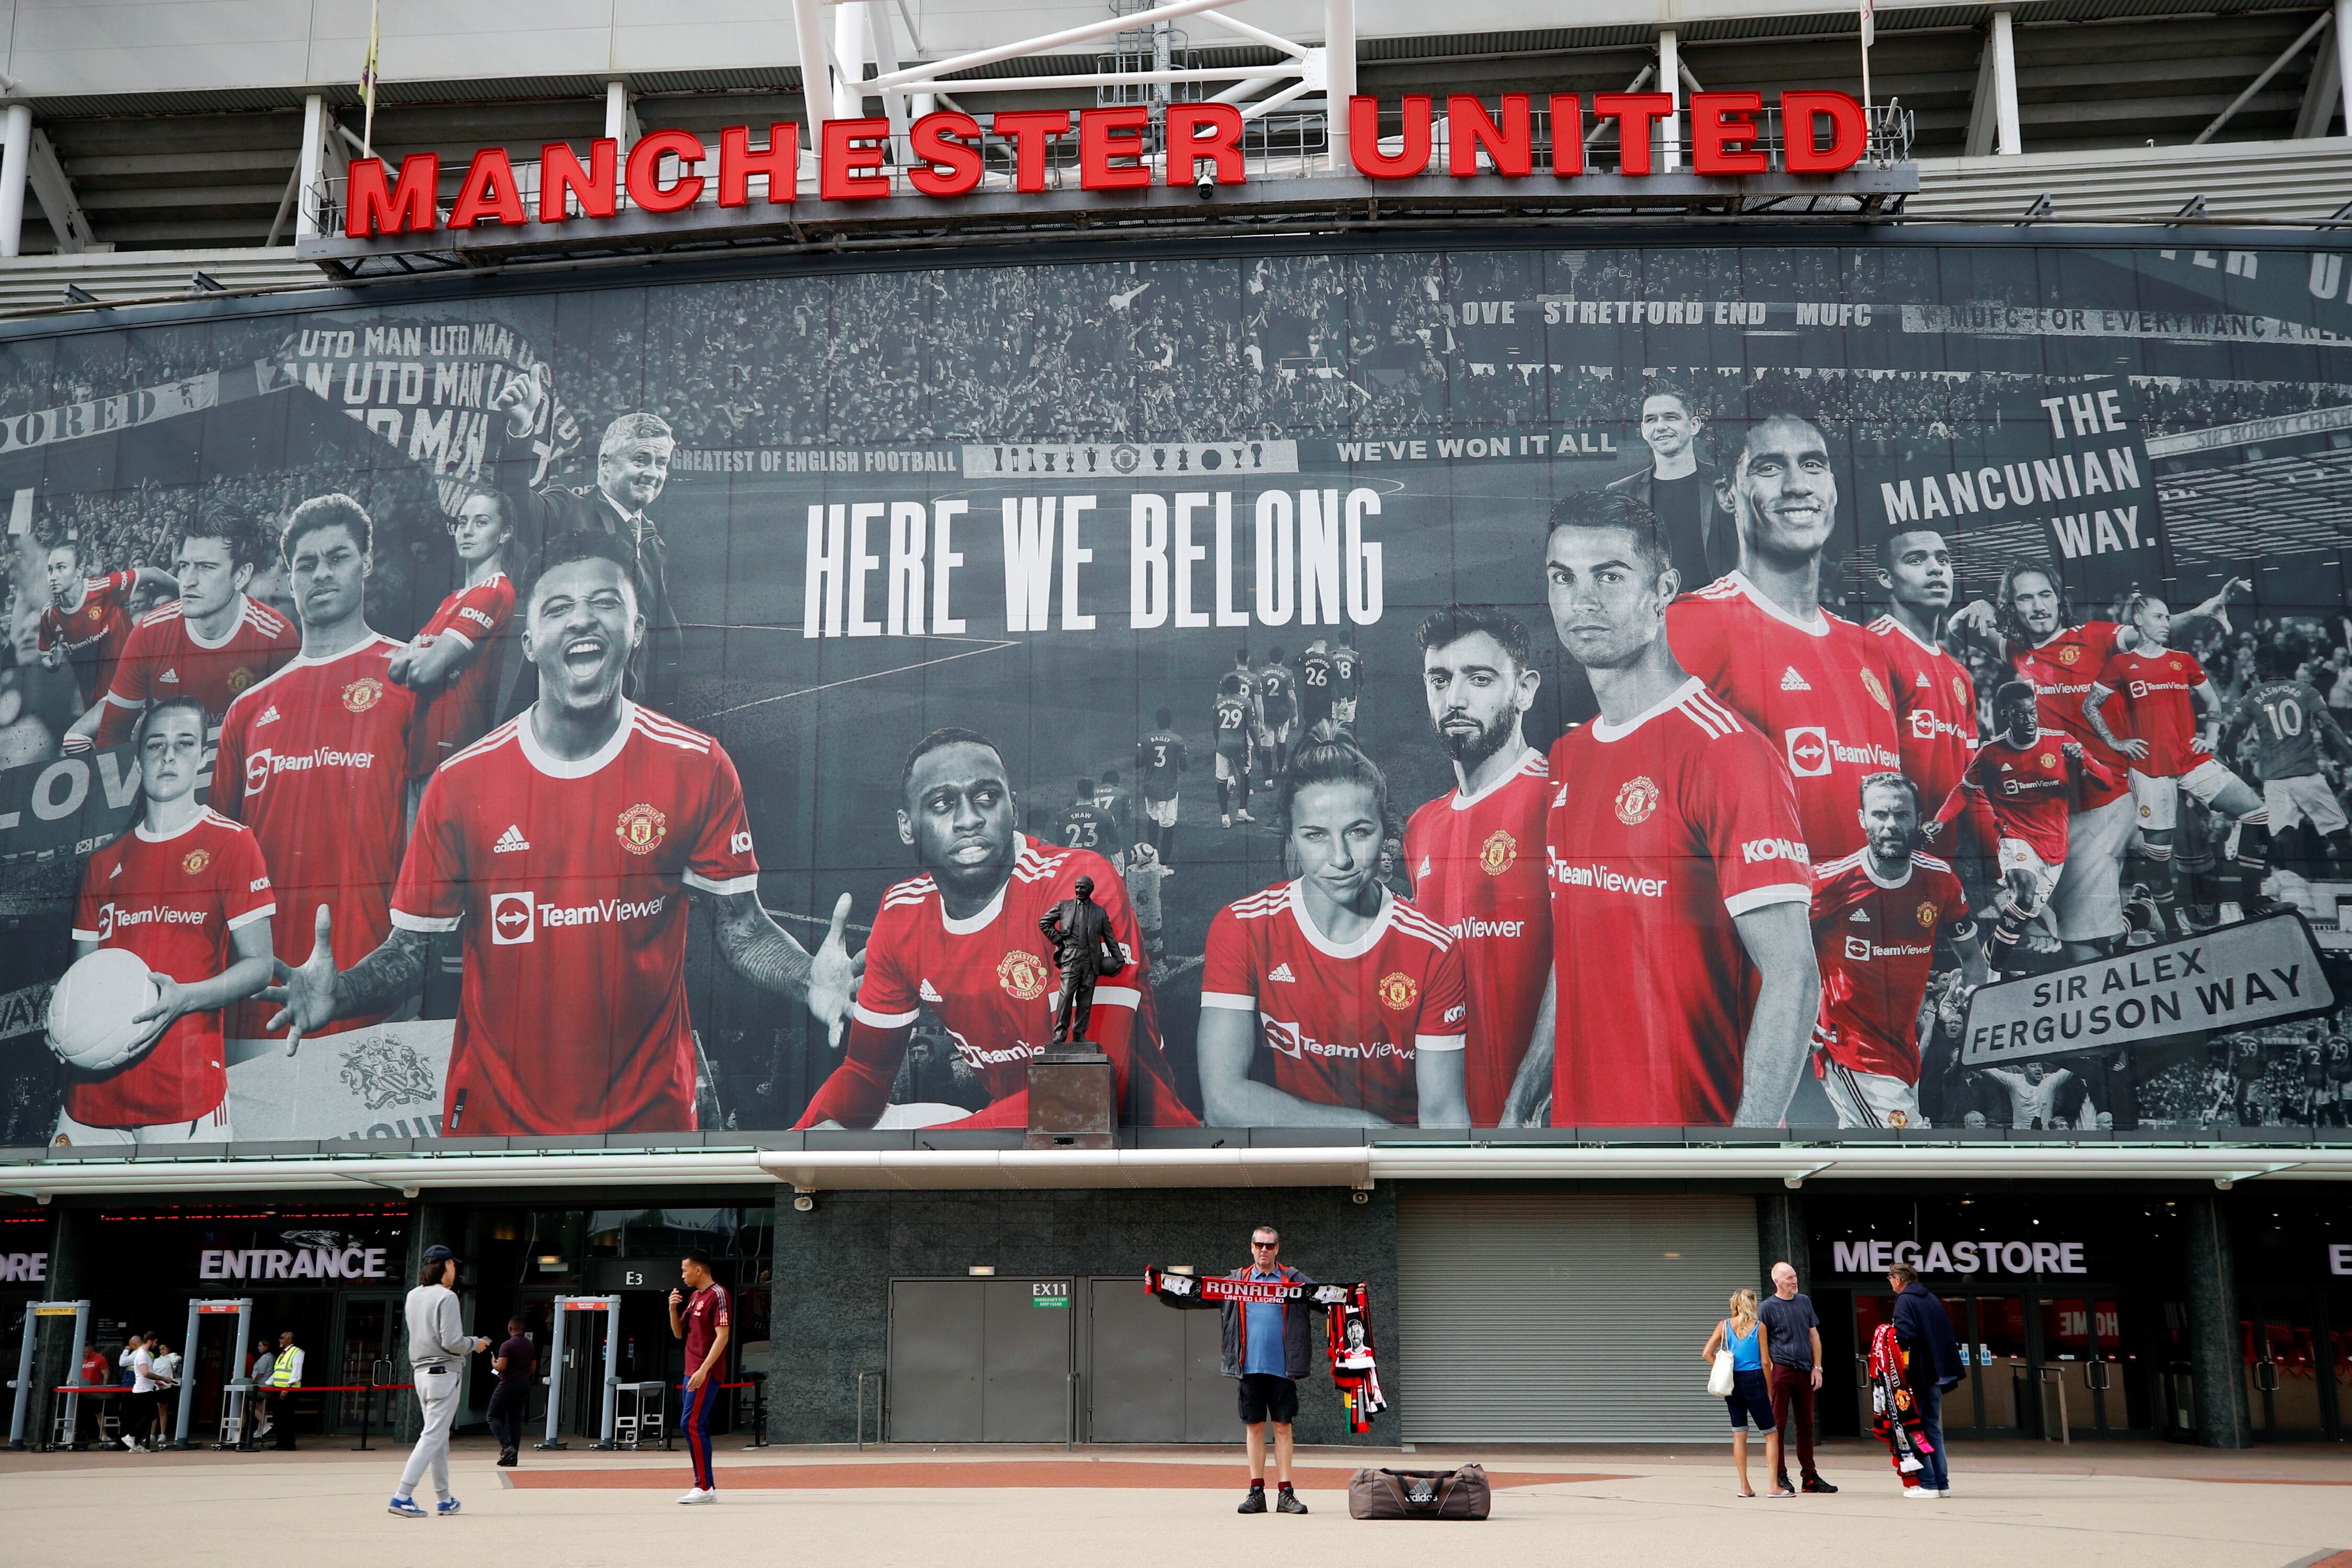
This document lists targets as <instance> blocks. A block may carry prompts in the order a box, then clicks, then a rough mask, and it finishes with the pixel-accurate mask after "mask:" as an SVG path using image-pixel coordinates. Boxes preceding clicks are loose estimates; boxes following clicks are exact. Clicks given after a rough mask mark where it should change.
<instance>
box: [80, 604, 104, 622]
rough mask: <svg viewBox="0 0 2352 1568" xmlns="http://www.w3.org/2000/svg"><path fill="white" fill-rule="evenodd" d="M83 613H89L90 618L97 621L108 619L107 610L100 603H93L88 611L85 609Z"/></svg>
mask: <svg viewBox="0 0 2352 1568" xmlns="http://www.w3.org/2000/svg"><path fill="white" fill-rule="evenodd" d="M83 613H84V614H86V615H88V616H89V618H90V619H91V620H92V621H93V622H96V621H102V620H104V619H106V611H105V610H104V609H102V608H100V606H99V605H91V606H90V607H89V609H88V610H87V611H85V612H83Z"/></svg>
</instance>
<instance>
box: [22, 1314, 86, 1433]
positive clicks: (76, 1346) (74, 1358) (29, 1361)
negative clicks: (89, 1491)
mask: <svg viewBox="0 0 2352 1568" xmlns="http://www.w3.org/2000/svg"><path fill="white" fill-rule="evenodd" d="M68 1316H69V1317H71V1318H72V1319H73V1321H74V1332H73V1354H72V1355H71V1357H69V1358H68V1361H67V1363H66V1364H67V1365H68V1367H70V1368H71V1369H72V1373H71V1375H72V1376H73V1377H74V1378H75V1380H76V1382H75V1384H74V1386H75V1387H79V1386H80V1383H79V1379H80V1377H81V1352H83V1351H85V1350H87V1349H88V1348H89V1301H87V1300H81V1301H33V1302H29V1303H27V1304H26V1308H25V1342H24V1345H23V1347H22V1348H21V1349H19V1350H18V1351H17V1352H16V1410H15V1412H14V1413H13V1414H12V1415H10V1416H9V1417H8V1447H11V1448H22V1447H24V1446H25V1414H26V1410H27V1408H29V1406H30V1404H31V1401H32V1397H33V1351H34V1345H35V1342H37V1340H38V1339H39V1338H40V1331H41V1320H42V1319H43V1318H63V1317H68ZM80 1415H81V1395H80V1394H67V1395H66V1411H65V1421H66V1430H67V1431H68V1432H71V1431H73V1430H74V1429H75V1425H76V1422H77V1419H78V1418H79V1416H80Z"/></svg>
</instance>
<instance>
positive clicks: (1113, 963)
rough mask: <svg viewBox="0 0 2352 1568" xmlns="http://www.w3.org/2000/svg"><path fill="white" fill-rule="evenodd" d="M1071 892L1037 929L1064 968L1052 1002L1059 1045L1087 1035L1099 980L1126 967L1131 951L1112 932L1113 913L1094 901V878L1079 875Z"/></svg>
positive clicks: (1042, 920)
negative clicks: (1056, 997)
mask: <svg viewBox="0 0 2352 1568" xmlns="http://www.w3.org/2000/svg"><path fill="white" fill-rule="evenodd" d="M1070 890H1071V892H1073V893H1075V894H1076V897H1075V898H1068V899H1064V900H1062V901H1061V902H1060V903H1058V904H1055V906H1054V907H1053V908H1052V909H1050V910H1046V911H1045V916H1044V918H1042V919H1040V920H1039V921H1038V922H1037V929H1038V930H1039V931H1043V932H1045V940H1046V941H1047V942H1051V943H1052V944H1053V952H1054V966H1055V968H1057V969H1059V970H1060V971H1061V972H1062V995H1061V999H1060V1000H1059V1001H1057V1002H1056V1003H1055V1005H1054V1044H1055V1045H1057V1046H1060V1045H1067V1044H1070V1043H1072V1042H1074V1041H1078V1040H1083V1039H1085V1038H1086V1037H1087V1022H1088V1021H1089V1020H1090V1019H1091V1018H1092V1016H1093V1014H1094V1008H1095V982H1096V981H1097V980H1098V979H1102V978H1105V977H1107V976H1109V975H1114V974H1117V973H1118V972H1119V971H1120V970H1122V969H1125V968H1126V967H1127V954H1126V953H1124V952H1121V951H1119V945H1118V939H1117V938H1115V937H1113V936H1112V935H1111V931H1110V916H1109V915H1108V914H1106V913H1104V912H1103V907H1102V906H1101V905H1100V904H1098V903H1096V902H1095V899H1094V894H1095V879H1093V878H1092V877H1081V878H1079V879H1077V880H1076V882H1074V883H1072V884H1071V886H1070Z"/></svg>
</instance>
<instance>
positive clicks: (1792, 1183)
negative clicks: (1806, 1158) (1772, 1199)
mask: <svg viewBox="0 0 2352 1568" xmlns="http://www.w3.org/2000/svg"><path fill="white" fill-rule="evenodd" d="M1780 1184H1781V1185H1782V1186H1784V1187H1786V1188H1788V1189H1789V1190H1790V1192H1792V1193H1793V1192H1795V1191H1796V1190H1797V1189H1798V1188H1799V1187H1801V1186H1803V1185H1804V1184H1805V1178H1804V1177H1802V1176H1783V1177H1781V1178H1780Z"/></svg>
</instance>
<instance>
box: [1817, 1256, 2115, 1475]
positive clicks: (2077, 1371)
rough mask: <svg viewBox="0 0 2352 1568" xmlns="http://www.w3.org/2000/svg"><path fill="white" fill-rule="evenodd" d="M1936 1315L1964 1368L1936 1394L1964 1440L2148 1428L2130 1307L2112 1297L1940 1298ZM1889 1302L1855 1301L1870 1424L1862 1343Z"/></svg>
mask: <svg viewBox="0 0 2352 1568" xmlns="http://www.w3.org/2000/svg"><path fill="white" fill-rule="evenodd" d="M1942 1300H1943V1303H1944V1311H1945V1313H1946V1315H1947V1316H1948V1317H1949V1318H1950V1320H1951V1323H1952V1333H1953V1336H1954V1337H1955V1338H1956V1339H1958V1341H1959V1342H1960V1355H1961V1359H1962V1360H1963V1361H1964V1362H1965V1363H1967V1365H1968V1370H1969V1375H1968V1379H1967V1381H1966V1382H1964V1383H1962V1384H1960V1385H1959V1386H1958V1387H1957V1388H1955V1389H1953V1390H1951V1391H1950V1392H1949V1393H1948V1394H1946V1395H1945V1396H1944V1426H1945V1428H1946V1429H1947V1430H1948V1431H1951V1432H1956V1433H1965V1434H1968V1435H1969V1436H1988V1437H1990V1436H2025V1437H2048V1438H2052V1439H2056V1438H2058V1437H2060V1436H2065V1437H2069V1438H2073V1437H2080V1436H2099V1435H2103V1434H2108V1433H2116V1434H2121V1433H2125V1432H2131V1431H2145V1430H2147V1429H2148V1427H2149V1426H2151V1424H2152V1417H2151V1414H2150V1408H2151V1407H2150V1391H2149V1388H2148V1376H2149V1369H2150V1368H2151V1367H2153V1366H2155V1365H2156V1362H2157V1360H2158V1358H2156V1357H2154V1356H2153V1355H2152V1353H2151V1352H2150V1348H2149V1347H2148V1346H2147V1345H2144V1344H2142V1343H2141V1342H2140V1340H2141V1339H2142V1338H2144V1337H2145V1325H2144V1324H2142V1323H2140V1322H2139V1321H2138V1319H2139V1316H2140V1314H2139V1311H2138V1309H2137V1305H2136V1304H2135V1303H2131V1302H2127V1301H2122V1300H2118V1299H2116V1297H2114V1296H2102V1295H2097V1294H2092V1295H2086V1296H2053V1297H2042V1296H2034V1297H2026V1296H2009V1295H1998V1296H1996V1295H1985V1296H1947V1297H1944V1298H1942ZM1893 1306H1894V1299H1893V1298H1892V1297H1891V1296H1887V1295H1885V1294H1871V1293H1865V1292H1861V1291H1857V1292H1856V1293H1855V1295H1854V1306H1853V1311H1854V1328H1855V1335H1854V1352H1853V1357H1854V1360H1853V1365H1854V1387H1855V1389H1856V1391H1857V1402H1858V1406H1859V1420H1860V1422H1861V1424H1862V1429H1863V1430H1864V1431H1867V1430H1868V1429H1869V1423H1870V1392H1869V1379H1868V1377H1867V1376H1866V1375H1865V1372H1866V1366H1867V1362H1868V1357H1869V1354H1870V1338H1871V1335H1872V1334H1873V1333H1874V1331H1876V1330H1877V1328H1878V1325H1879V1324H1881V1323H1883V1322H1886V1321H1889V1319H1890V1317H1891V1314H1892V1311H1893Z"/></svg>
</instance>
